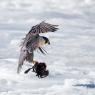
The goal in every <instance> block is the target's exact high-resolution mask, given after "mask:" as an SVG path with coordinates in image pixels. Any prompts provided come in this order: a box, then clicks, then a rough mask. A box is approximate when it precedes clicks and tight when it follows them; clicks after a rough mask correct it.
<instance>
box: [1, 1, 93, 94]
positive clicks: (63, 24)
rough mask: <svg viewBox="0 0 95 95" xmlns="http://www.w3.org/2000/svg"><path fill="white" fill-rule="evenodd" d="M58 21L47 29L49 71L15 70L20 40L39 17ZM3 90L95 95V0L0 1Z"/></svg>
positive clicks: (20, 92)
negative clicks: (37, 73) (53, 28)
mask: <svg viewBox="0 0 95 95" xmlns="http://www.w3.org/2000/svg"><path fill="white" fill-rule="evenodd" d="M43 20H45V21H47V22H49V23H52V24H58V25H59V30H58V31H57V32H55V33H47V34H44V35H45V36H47V37H49V39H50V40H51V45H50V46H46V47H44V48H45V49H46V50H47V51H48V54H47V55H46V56H44V55H42V54H41V53H39V51H36V52H35V59H36V60H38V61H42V62H43V61H44V62H46V63H47V66H48V69H49V71H50V75H49V76H48V77H46V78H43V79H38V78H37V77H36V76H35V74H34V73H33V72H29V73H28V74H27V75H25V74H24V73H23V72H24V71H25V70H26V69H27V68H28V67H30V66H31V64H25V65H24V66H23V69H22V72H21V73H20V74H19V75H18V74H17V73H16V70H17V63H18V57H19V49H20V47H19V45H20V42H21V39H22V38H24V36H25V34H26V33H27V32H28V31H29V29H30V28H31V26H32V25H35V24H37V23H39V22H41V21H43ZM0 95H95V0H0Z"/></svg>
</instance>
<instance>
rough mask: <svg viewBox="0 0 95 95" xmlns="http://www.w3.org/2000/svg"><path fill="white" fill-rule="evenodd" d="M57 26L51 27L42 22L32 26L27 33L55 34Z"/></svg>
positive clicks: (51, 25)
mask: <svg viewBox="0 0 95 95" xmlns="http://www.w3.org/2000/svg"><path fill="white" fill-rule="evenodd" d="M57 26H58V25H53V24H49V23H45V22H44V21H42V22H41V23H40V24H37V25H35V26H33V27H32V28H31V30H30V31H29V33H32V34H39V33H46V32H55V31H57V29H58V28H57Z"/></svg>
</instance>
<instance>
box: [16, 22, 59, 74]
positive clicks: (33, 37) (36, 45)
mask: <svg viewBox="0 0 95 95" xmlns="http://www.w3.org/2000/svg"><path fill="white" fill-rule="evenodd" d="M57 26H58V25H52V24H49V23H45V22H44V21H42V22H41V23H40V24H37V25H35V26H33V27H32V28H31V29H30V31H29V32H28V33H27V34H26V37H25V38H24V39H23V42H22V44H21V50H20V56H19V62H18V68H17V73H19V72H20V70H21V68H22V65H23V63H24V61H28V62H31V63H35V61H34V60H33V57H34V51H35V50H36V49H39V50H40V51H41V52H42V53H43V54H45V50H44V49H43V48H42V46H43V45H45V44H50V41H49V39H48V38H47V37H44V36H40V35H39V34H40V33H46V32H55V31H57V29H58V28H57Z"/></svg>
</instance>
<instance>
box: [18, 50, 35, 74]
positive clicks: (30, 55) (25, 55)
mask: <svg viewBox="0 0 95 95" xmlns="http://www.w3.org/2000/svg"><path fill="white" fill-rule="evenodd" d="M25 60H26V61H28V62H33V53H29V52H28V51H27V50H21V52H20V57H19V63H18V68H17V73H20V71H21V68H22V65H23V63H24V61H25Z"/></svg>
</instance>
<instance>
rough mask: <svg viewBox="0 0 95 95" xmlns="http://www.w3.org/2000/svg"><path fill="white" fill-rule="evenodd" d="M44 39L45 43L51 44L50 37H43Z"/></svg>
mask: <svg viewBox="0 0 95 95" xmlns="http://www.w3.org/2000/svg"><path fill="white" fill-rule="evenodd" d="M43 39H44V40H45V44H49V45H50V41H49V39H48V38H46V37H43Z"/></svg>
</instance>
